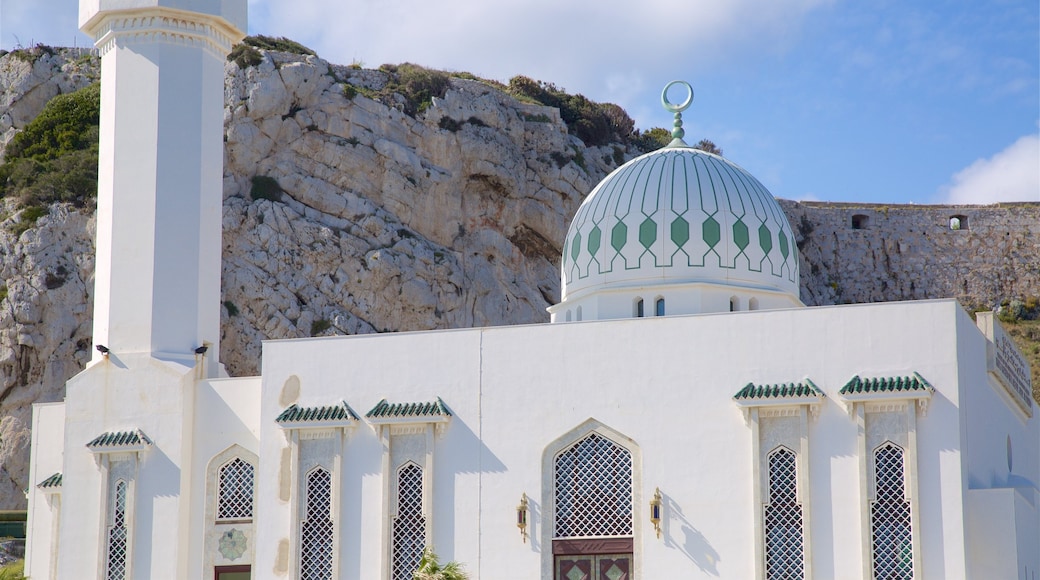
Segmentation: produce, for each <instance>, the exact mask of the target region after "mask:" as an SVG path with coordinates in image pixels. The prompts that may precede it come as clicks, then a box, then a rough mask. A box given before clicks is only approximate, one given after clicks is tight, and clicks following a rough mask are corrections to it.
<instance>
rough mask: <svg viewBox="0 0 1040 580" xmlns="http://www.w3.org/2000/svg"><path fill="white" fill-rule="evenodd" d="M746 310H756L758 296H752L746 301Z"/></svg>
mask: <svg viewBox="0 0 1040 580" xmlns="http://www.w3.org/2000/svg"><path fill="white" fill-rule="evenodd" d="M747 307H748V310H758V298H752V299H750V300H748V303H747Z"/></svg>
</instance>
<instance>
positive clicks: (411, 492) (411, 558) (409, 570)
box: [390, 463, 426, 580]
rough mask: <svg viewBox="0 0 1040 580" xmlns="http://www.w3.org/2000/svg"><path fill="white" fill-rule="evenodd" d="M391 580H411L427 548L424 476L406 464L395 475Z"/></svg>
mask: <svg viewBox="0 0 1040 580" xmlns="http://www.w3.org/2000/svg"><path fill="white" fill-rule="evenodd" d="M393 525H394V536H393V537H394V539H393V542H394V544H393V559H392V564H393V571H392V573H391V575H390V577H391V578H392V579H393V580H412V576H413V575H414V574H415V571H416V570H417V569H418V568H419V560H420V559H421V558H422V553H423V549H425V547H426V516H425V515H424V513H423V472H422V469H421V468H420V467H419V466H418V465H416V464H414V463H407V464H405V465H404V466H403V467H401V469H400V470H399V471H398V472H397V517H395V518H394V524H393Z"/></svg>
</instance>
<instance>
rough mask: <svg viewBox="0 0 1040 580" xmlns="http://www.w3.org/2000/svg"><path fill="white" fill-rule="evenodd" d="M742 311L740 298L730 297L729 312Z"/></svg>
mask: <svg viewBox="0 0 1040 580" xmlns="http://www.w3.org/2000/svg"><path fill="white" fill-rule="evenodd" d="M738 310H740V298H737V297H736V296H730V298H729V311H730V312H736V311H738Z"/></svg>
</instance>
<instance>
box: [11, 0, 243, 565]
mask: <svg viewBox="0 0 1040 580" xmlns="http://www.w3.org/2000/svg"><path fill="white" fill-rule="evenodd" d="M246 3H247V0H80V12H79V16H80V26H81V28H82V29H83V31H84V32H86V33H87V34H89V35H91V36H93V37H94V39H95V43H96V45H97V47H98V49H99V50H100V52H101V143H100V148H101V150H100V156H99V157H100V158H99V167H98V211H97V263H96V274H95V276H96V279H95V283H94V289H95V290H94V344H95V345H103V346H104V347H106V348H107V349H108V351H109V352H108V353H107V354H104V355H103V354H101V353H100V352H97V353H95V358H94V360H93V361H91V363H90V364H88V365H87V368H86V369H84V370H83V371H82V372H81V373H79V374H77V375H76V376H75V377H73V378H71V379H70V380H69V381H68V382H67V383H66V385H65V401H64V404H62V405H60V406H55V407H54V408H53V409H51V412H52V413H53V414H54V417H55V418H57V417H59V416H62V415H63V417H62V420H61V421H55V423H54V424H52V425H51V429H50V430H51V431H52V433H51V434H50V435H49V436H51V437H60V438H61V439H62V446H61V462H60V463H61V470H60V473H61V478H62V480H63V481H65V482H68V483H67V484H63V485H62V490H61V496H60V501H58V502H57V503H53V504H52V506H51V507H49V508H47V509H49V510H52V511H51V513H53V514H54V515H53V518H54V519H53V522H54V524H52V532H51V533H50V534H49V540H44V539H39V538H41V536H39V535H37V536H36V538H34V540H33V542H35V543H34V544H33V546H32V548H31V549H32V552H31V553H32V554H34V556H33V557H32V558H31V559H30V561H28V562H27V566H28V568H27V570H28V571H29V574H30V575H31V576H32V577H33V578H51V579H55V578H56V579H58V580H79V579H82V578H92V579H96V580H106V579H112V578H119V579H120V580H130V579H134V580H138V579H146V578H200V577H203V576H204V574H201V573H200V571H201V570H203V569H205V563H204V562H203V561H202V559H201V558H202V556H201V554H203V553H208V554H211V553H212V552H213V550H214V549H215V548H214V547H213V545H212V542H210V543H209V544H206V547H205V549H204V548H203V547H202V540H203V539H202V534H203V532H202V531H201V530H203V524H202V518H203V515H202V514H203V512H204V508H203V506H204V505H205V493H206V488H205V485H206V481H207V480H206V475H205V474H206V463H205V462H206V461H208V459H204V460H201V462H199V461H196V457H195V441H196V432H197V428H196V424H197V422H198V421H199V419H198V417H197V406H196V394H197V393H198V392H199V391H200V390H206V389H212V388H213V387H212V384H211V382H210V381H209V380H208V379H212V378H214V377H216V376H217V375H219V374H221V367H220V365H217V364H211V365H207V364H204V359H206V358H212V360H215V359H216V358H217V353H218V352H219V344H218V340H219V336H220V257H221V256H220V255H221V240H220V228H221V201H222V185H223V184H222V181H223V161H224V153H223V148H224V143H223V137H222V130H223V118H224V65H225V58H226V55H227V54H228V52H229V51H230V49H231V45H232V43H235V42H238V41H239V40H241V39H242V37H243V33H242V30H243V29H244V28H245V24H246V23H245V20H246ZM204 345H208V346H209V351H208V353H207V354H206V356H205V357H200V356H198V355H197V354H196V353H195V349H196V348H198V347H200V346H204ZM42 431H44V432H45V431H47V430H42ZM53 431H57V433H56V434H55V433H53ZM33 453H34V457H35V459H34V461H39V458H40V457H42V456H44V455H46V454H48V453H51V454H53V451H48V450H47V449H43V448H40V449H34V450H33ZM52 461H53V459H52ZM36 483H37V482H33V485H35V484H36ZM32 497H34V498H35V497H36V494H34V495H33V496H32ZM35 501H36V500H34V499H30V502H31V503H32V502H35ZM33 506H34V507H33V509H34V510H36V511H34V515H33V516H32V517H33V518H34V520H33V521H34V522H36V521H43V520H39V519H35V518H46V517H48V516H46V515H43V514H46V513H47V511H44V510H43V508H42V507H41V506H42V504H41V503H33ZM42 537H43V538H47V537H48V536H47V535H44V536H42ZM210 539H212V538H210ZM48 541H49V542H50V543H49V547H48V544H47V542H48ZM207 550H209V551H207ZM193 555H194V556H193ZM200 574H201V575H200ZM210 576H211V577H212V573H211V574H210Z"/></svg>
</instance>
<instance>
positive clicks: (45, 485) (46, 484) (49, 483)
mask: <svg viewBox="0 0 1040 580" xmlns="http://www.w3.org/2000/svg"><path fill="white" fill-rule="evenodd" d="M36 487H37V488H38V489H41V490H43V491H45V492H58V491H61V472H60V471H59V472H58V473H55V474H54V475H52V476H50V477H48V478H47V479H45V480H43V481H41V482H40V483H38V484H36Z"/></svg>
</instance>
